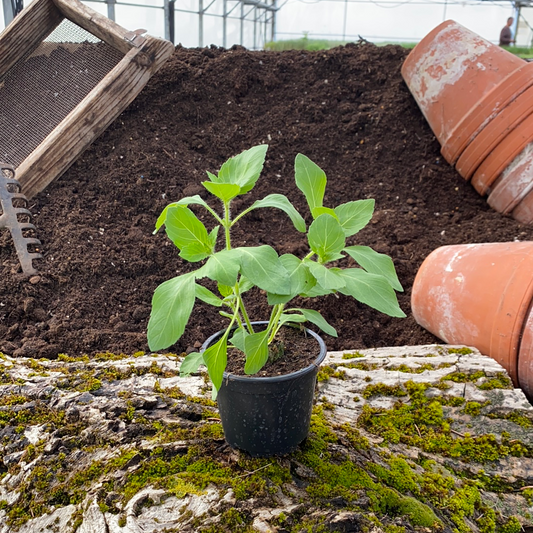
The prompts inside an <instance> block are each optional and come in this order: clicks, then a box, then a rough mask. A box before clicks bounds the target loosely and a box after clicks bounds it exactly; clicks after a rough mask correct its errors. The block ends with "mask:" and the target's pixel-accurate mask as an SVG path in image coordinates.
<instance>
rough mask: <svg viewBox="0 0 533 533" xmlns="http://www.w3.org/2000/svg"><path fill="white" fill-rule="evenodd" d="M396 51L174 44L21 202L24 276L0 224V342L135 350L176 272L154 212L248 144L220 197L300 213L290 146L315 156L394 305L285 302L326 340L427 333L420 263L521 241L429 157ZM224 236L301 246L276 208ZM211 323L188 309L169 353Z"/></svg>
mask: <svg viewBox="0 0 533 533" xmlns="http://www.w3.org/2000/svg"><path fill="white" fill-rule="evenodd" d="M407 53H408V52H407V51H406V50H404V49H402V48H400V47H396V46H385V47H376V46H374V45H372V44H352V45H347V46H345V47H340V48H336V49H333V50H330V51H320V52H303V51H289V52H250V51H247V50H245V49H243V48H239V47H237V48H234V49H231V50H223V49H220V48H206V49H184V48H181V47H178V48H177V49H176V52H175V54H174V56H173V57H172V58H171V59H170V60H169V62H168V63H167V65H166V66H165V67H164V68H163V69H162V70H161V71H160V72H159V73H158V74H157V75H155V76H154V77H153V78H152V79H151V80H150V82H149V84H148V85H147V86H146V88H145V89H144V91H143V92H142V93H141V94H140V96H139V97H138V98H137V99H136V100H135V101H134V103H133V104H132V105H130V107H129V108H128V109H127V110H126V111H125V112H124V113H123V114H122V115H121V116H120V117H119V118H118V119H117V120H115V122H114V123H113V124H112V125H111V126H110V127H109V128H108V130H107V131H106V132H105V133H104V134H103V135H102V136H101V137H100V138H99V139H98V140H97V141H96V142H95V143H94V144H93V145H92V147H91V148H89V149H88V150H87V151H86V152H85V153H84V154H83V155H82V156H81V157H80V158H79V159H78V160H77V162H76V163H75V164H74V165H73V166H72V167H71V168H70V170H69V171H68V172H67V173H66V174H64V175H63V176H62V177H61V178H59V179H58V180H56V181H55V182H54V183H52V184H51V185H49V186H48V188H47V189H46V190H45V191H43V192H42V193H41V194H39V195H38V196H37V197H35V198H34V199H32V200H31V202H30V209H31V211H32V213H33V214H34V223H35V225H36V226H37V234H38V237H39V238H40V239H41V241H42V243H43V251H44V259H42V260H39V261H35V264H36V266H38V268H39V269H40V273H41V275H40V276H39V277H34V278H31V279H29V280H28V279H27V278H25V277H23V276H22V275H21V273H20V267H19V265H18V262H17V258H16V255H15V251H14V247H13V245H12V242H11V237H10V234H9V232H8V231H7V230H4V231H2V232H0V245H1V247H0V265H1V276H0V350H1V351H2V352H4V353H7V354H13V355H16V356H30V357H43V356H44V357H55V356H56V355H57V354H58V353H67V354H69V355H71V356H75V355H82V354H89V355H91V354H94V353H96V352H105V351H110V352H114V353H120V352H123V353H126V354H132V353H134V352H137V351H147V350H148V346H147V342H146V325H147V322H148V317H149V313H150V302H151V298H152V294H153V291H154V289H155V288H156V287H157V286H158V285H159V284H160V283H162V282H163V281H165V280H167V279H169V278H171V277H173V276H175V275H177V274H179V273H183V272H186V271H187V270H188V269H190V268H191V267H190V265H188V264H186V263H184V262H183V261H182V260H181V259H180V258H179V257H178V252H177V250H176V249H175V248H174V247H173V245H172V244H171V243H170V241H169V240H168V239H167V237H166V235H165V233H164V232H160V233H158V234H157V235H153V234H152V231H153V229H154V224H155V221H156V219H157V217H158V215H159V213H160V212H161V210H162V209H163V208H164V207H165V205H167V204H168V203H169V202H172V201H175V200H178V199H180V198H181V197H183V196H190V195H194V194H200V195H201V196H202V197H204V198H208V196H207V194H206V191H205V190H204V189H203V187H202V186H201V185H200V181H202V180H203V179H205V177H206V174H205V171H206V170H209V171H211V172H216V171H218V169H219V168H220V166H221V164H222V163H223V162H224V161H225V160H226V159H227V158H228V157H230V156H232V155H235V154H238V153H240V152H241V151H242V150H244V149H247V148H250V147H252V146H254V145H256V144H259V143H268V144H269V145H270V148H269V151H268V153H267V160H266V164H265V170H264V172H263V175H262V177H261V178H260V181H259V183H258V184H257V186H256V187H255V189H254V190H253V193H252V194H251V195H250V198H246V199H245V200H244V201H242V200H239V201H238V202H244V203H242V204H241V205H235V208H236V211H237V210H238V209H240V208H242V207H243V205H248V204H249V203H251V202H252V201H254V200H256V199H259V198H262V197H264V196H266V195H267V194H269V193H274V192H276V193H282V194H285V195H287V196H288V197H289V199H290V200H291V201H292V202H293V203H294V204H295V205H296V207H297V208H298V209H299V210H300V212H301V213H306V212H307V210H306V205H305V200H304V198H303V196H302V194H301V193H300V192H299V191H298V190H297V189H296V188H295V186H294V177H293V176H294V173H293V164H294V158H295V156H296V154H297V153H303V154H305V155H307V156H308V157H310V158H311V159H312V160H313V161H315V162H316V163H317V164H318V165H320V166H321V167H322V168H323V169H324V170H325V172H326V174H327V176H328V186H327V190H326V198H325V205H328V206H335V205H337V204H339V203H343V202H346V201H349V200H357V199H362V198H374V199H375V200H376V210H375V215H374V217H373V219H372V221H371V223H370V224H369V225H368V226H367V227H366V228H364V229H363V230H362V231H360V232H359V233H358V234H357V235H356V236H354V238H352V239H351V243H352V244H364V245H369V246H371V247H373V248H374V249H375V250H376V251H378V252H382V253H385V254H388V255H390V256H391V257H392V259H393V261H394V263H395V265H396V269H397V272H398V276H399V279H400V281H401V282H402V284H403V286H404V289H405V291H404V292H403V293H401V294H399V302H400V305H401V307H402V309H403V310H404V311H405V313H406V314H407V318H404V319H398V318H390V317H388V316H385V315H383V314H381V313H379V312H377V311H375V310H373V309H371V308H369V307H367V306H365V305H363V304H359V303H358V302H356V301H354V300H352V299H350V298H347V297H344V296H342V295H340V296H338V297H337V296H334V295H332V296H327V297H324V298H317V299H315V300H313V301H308V302H299V301H297V302H295V303H296V304H297V305H298V306H305V307H309V308H313V309H316V310H318V311H320V312H321V313H322V314H323V316H324V317H325V318H326V319H327V320H328V321H329V322H330V323H331V324H332V325H333V326H334V327H336V328H337V330H338V332H339V337H338V338H333V337H329V336H325V341H326V344H327V346H328V349H330V350H342V349H363V348H368V347H379V346H398V345H417V344H426V343H432V342H436V341H437V339H436V338H435V337H433V336H432V335H431V334H430V333H428V332H427V331H425V330H424V329H423V328H421V327H420V326H418V325H417V324H416V322H415V320H414V318H413V316H412V314H411V311H410V304H409V302H410V293H411V287H412V284H413V280H414V276H415V274H416V272H417V269H418V267H419V266H420V264H421V263H422V261H423V259H424V258H425V257H426V256H427V255H428V254H429V253H430V252H431V251H432V250H434V249H435V248H437V247H439V246H442V245H445V244H456V243H469V242H490V241H494V242H496V241H512V240H515V239H519V240H531V239H533V227H531V226H523V225H521V224H519V223H518V222H516V221H515V220H513V219H512V218H510V217H505V216H502V215H501V214H499V213H497V212H495V211H493V210H492V209H491V208H490V207H489V206H488V205H487V203H486V201H485V199H484V198H482V197H481V196H479V195H478V193H477V192H476V191H475V190H474V189H473V188H472V186H471V185H470V184H469V183H467V182H465V181H464V180H463V179H462V178H461V177H460V176H459V175H458V174H457V173H456V172H455V171H454V170H453V169H452V168H451V167H450V166H449V165H448V164H447V163H446V162H445V161H444V160H443V159H442V157H441V156H440V153H439V150H440V147H439V144H438V142H437V141H436V139H435V137H434V136H433V134H432V132H431V131H430V129H429V127H428V125H427V123H426V121H425V119H424V118H423V116H422V114H421V112H420V111H419V109H418V107H417V105H416V103H415V101H414V100H413V98H412V96H411V95H410V93H409V91H408V89H407V87H406V85H405V84H404V82H403V80H402V78H401V75H400V68H401V65H402V62H403V60H404V59H405V57H406V55H407ZM238 202H235V203H236V204H237V203H238ZM215 207H218V206H215ZM195 211H196V212H197V213H198V214H199V216H201V217H202V219H203V220H205V221H206V223H210V220H209V218H208V217H207V216H206V215H205V213H204V212H202V211H201V210H198V209H195ZM307 220H308V221H309V218H308V217H307ZM233 242H234V244H236V245H248V246H249V245H254V244H270V245H272V246H274V247H275V248H276V249H277V250H278V252H279V253H280V254H282V253H286V252H291V253H294V254H296V255H300V256H301V254H302V253H303V252H304V251H305V250H306V243H305V242H304V241H303V240H302V238H301V234H299V233H298V232H297V231H296V230H295V229H294V228H293V227H292V224H291V223H290V221H289V220H288V218H287V217H286V216H285V214H284V213H282V212H279V211H276V210H271V209H261V210H257V211H254V212H253V213H251V214H249V215H248V216H247V217H245V218H244V219H243V220H242V221H241V222H240V223H239V225H238V228H237V234H236V235H235V237H234V241H233ZM347 264H348V263H347ZM249 294H250V297H249V300H248V301H249V303H250V314H251V319H252V320H261V319H264V318H265V314H264V310H265V298H264V295H263V294H260V293H259V292H258V291H255V292H254V291H251V292H250V293H249ZM225 323H226V322H225V319H223V318H221V317H220V316H219V315H218V312H217V310H216V309H214V308H211V307H209V306H207V305H204V304H200V305H198V306H197V308H195V311H194V312H193V315H192V317H191V320H190V324H189V327H188V328H187V329H186V331H185V334H184V335H183V337H182V338H181V339H180V340H179V341H178V343H177V344H176V345H175V346H173V347H171V349H170V351H173V352H177V353H181V352H183V351H192V350H195V349H197V348H198V347H199V346H200V345H201V343H202V342H203V341H204V339H206V338H207V337H208V336H209V335H210V334H211V333H213V332H214V331H216V330H218V329H220V328H221V327H222V326H223V324H225Z"/></svg>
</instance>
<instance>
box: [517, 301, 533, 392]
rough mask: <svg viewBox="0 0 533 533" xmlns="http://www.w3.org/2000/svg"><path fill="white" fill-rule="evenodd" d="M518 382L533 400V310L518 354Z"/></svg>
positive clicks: (526, 324)
mask: <svg viewBox="0 0 533 533" xmlns="http://www.w3.org/2000/svg"><path fill="white" fill-rule="evenodd" d="M518 384H519V385H520V388H521V389H522V390H523V391H524V392H525V393H526V395H527V396H528V398H530V399H531V400H533V310H531V311H530V312H529V315H528V317H527V319H526V323H525V326H524V330H523V332H522V340H521V342H520V352H519V354H518Z"/></svg>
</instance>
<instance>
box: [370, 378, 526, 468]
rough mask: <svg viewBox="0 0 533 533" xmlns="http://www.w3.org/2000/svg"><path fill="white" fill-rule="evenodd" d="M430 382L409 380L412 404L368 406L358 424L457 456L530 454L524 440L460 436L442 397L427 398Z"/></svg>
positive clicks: (393, 439)
mask: <svg viewBox="0 0 533 533" xmlns="http://www.w3.org/2000/svg"><path fill="white" fill-rule="evenodd" d="M428 387H429V385H428V384H421V383H413V382H407V383H406V384H405V388H406V390H407V392H408V393H409V400H410V401H409V403H403V402H402V401H398V402H396V403H395V404H394V406H393V407H392V408H391V409H380V408H372V407H370V406H368V405H365V406H364V407H363V409H362V413H361V415H360V417H359V423H360V424H361V425H362V426H363V427H364V428H365V429H366V430H367V431H370V432H371V433H374V434H377V435H379V436H381V437H383V438H384V439H385V442H390V443H399V442H402V443H404V444H409V445H413V446H418V447H420V448H421V449H422V450H423V451H426V452H429V453H440V454H442V455H444V456H449V457H458V458H463V459H468V460H473V461H477V462H479V463H484V462H488V461H495V460H497V459H499V458H500V457H504V456H506V455H516V456H520V455H527V456H529V455H531V452H530V450H529V449H528V448H527V447H526V446H524V445H523V444H522V443H520V442H517V441H515V442H514V443H513V444H512V445H509V443H506V442H504V441H502V442H498V440H497V439H496V437H495V436H494V435H481V436H476V437H472V436H471V435H469V434H465V435H464V436H457V435H456V434H453V433H452V431H451V428H450V423H451V421H450V420H448V419H446V417H445V416H444V412H443V409H442V404H443V403H444V402H445V400H444V399H443V398H439V397H436V398H432V399H430V398H427V397H426V395H425V390H427V388H428Z"/></svg>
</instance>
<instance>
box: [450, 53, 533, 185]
mask: <svg viewBox="0 0 533 533" xmlns="http://www.w3.org/2000/svg"><path fill="white" fill-rule="evenodd" d="M530 65H531V67H533V63H531V64H530ZM532 75H533V72H532ZM531 85H532V86H531V87H529V88H528V89H527V90H525V91H524V92H522V93H521V94H520V96H518V97H517V98H515V99H514V100H513V101H512V102H511V103H509V105H507V106H506V107H505V108H503V109H502V110H501V111H500V113H499V114H498V115H497V116H495V117H493V118H492V120H490V122H488V123H487V124H486V125H485V127H484V128H483V129H482V130H481V131H480V132H479V133H478V134H477V135H476V137H475V138H474V139H473V140H472V142H470V144H469V145H468V146H466V148H465V149H464V151H463V153H462V154H461V156H460V157H459V159H458V160H457V163H456V165H455V168H456V170H457V171H458V172H459V174H461V176H463V178H465V179H466V180H469V179H470V178H471V177H472V175H473V174H474V172H475V171H476V170H477V169H478V168H479V166H480V165H481V164H482V163H483V161H484V160H485V159H486V158H487V157H488V155H489V154H490V153H491V152H492V151H493V150H494V149H495V148H496V147H497V146H498V145H499V144H500V143H501V142H502V141H503V140H504V139H505V138H506V137H507V136H508V135H509V134H510V132H511V131H513V130H514V129H515V128H517V127H518V126H519V125H520V124H521V123H522V122H523V121H524V120H526V119H527V118H528V117H529V115H531V114H532V113H533V78H532V80H531Z"/></svg>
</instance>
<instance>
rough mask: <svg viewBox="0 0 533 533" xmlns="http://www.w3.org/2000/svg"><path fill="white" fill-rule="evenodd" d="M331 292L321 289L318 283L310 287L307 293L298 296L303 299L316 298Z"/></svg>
mask: <svg viewBox="0 0 533 533" xmlns="http://www.w3.org/2000/svg"><path fill="white" fill-rule="evenodd" d="M331 293H332V291H331V290H329V289H323V288H322V287H321V286H320V285H319V284H318V283H317V284H316V285H315V286H314V287H311V288H310V289H309V290H308V291H307V292H305V293H302V294H301V295H300V296H302V297H303V298H316V297H317V296H326V294H331Z"/></svg>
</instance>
